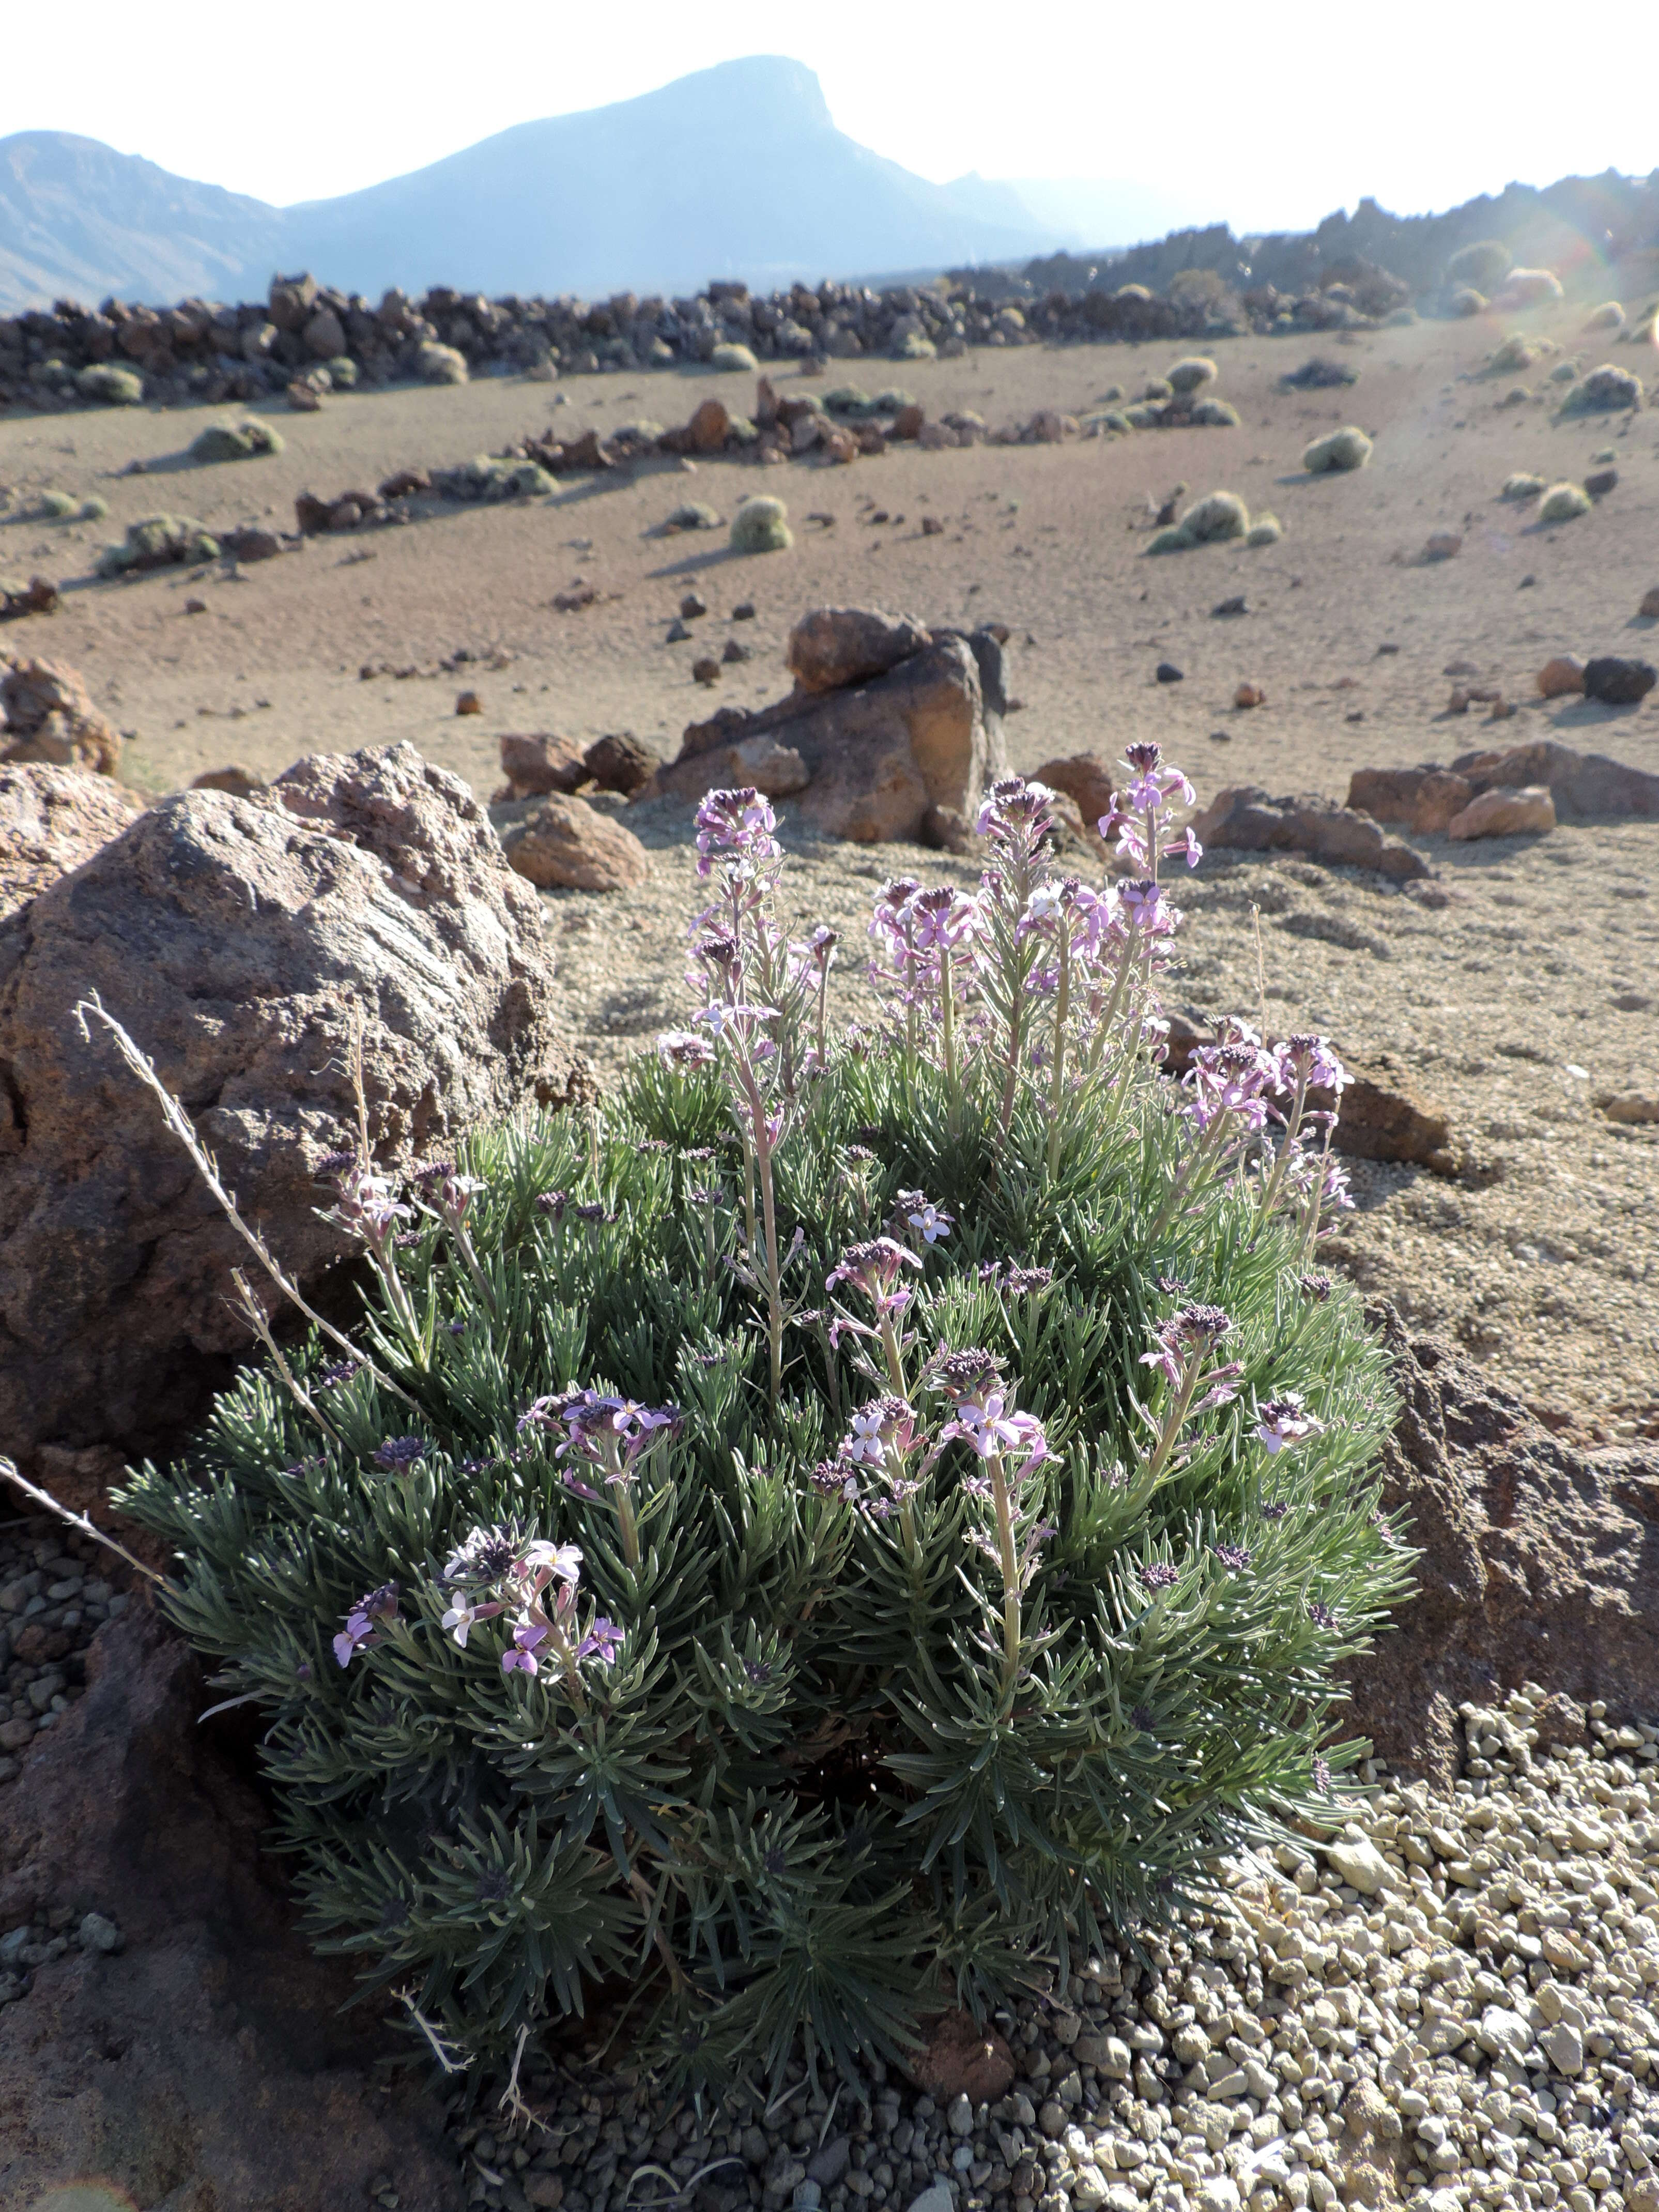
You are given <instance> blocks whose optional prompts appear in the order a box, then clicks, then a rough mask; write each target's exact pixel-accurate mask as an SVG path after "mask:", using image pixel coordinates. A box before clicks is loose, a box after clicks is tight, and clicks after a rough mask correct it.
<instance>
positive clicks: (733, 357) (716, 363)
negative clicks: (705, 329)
mask: <svg viewBox="0 0 1659 2212" xmlns="http://www.w3.org/2000/svg"><path fill="white" fill-rule="evenodd" d="M708 366H709V367H710V368H715V369H720V370H722V371H726V370H730V371H737V370H744V371H745V372H750V373H752V372H753V371H754V370H756V369H757V368H759V367H760V363H759V362H757V360H756V358H755V356H754V355H753V354H752V353H750V350H749V349H748V347H747V346H746V345H732V344H730V343H726V344H722V345H717V346H716V347H715V348H714V352H713V353H711V354H710V355H709V356H708Z"/></svg>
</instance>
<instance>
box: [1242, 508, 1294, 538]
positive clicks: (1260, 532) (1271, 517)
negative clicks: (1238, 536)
mask: <svg viewBox="0 0 1659 2212" xmlns="http://www.w3.org/2000/svg"><path fill="white" fill-rule="evenodd" d="M1284 535H1285V526H1284V524H1283V523H1282V522H1281V521H1280V520H1279V517H1278V516H1277V515H1276V514H1258V515H1257V517H1256V518H1255V521H1254V522H1253V523H1252V524H1251V525H1250V526H1249V529H1248V530H1247V531H1246V532H1245V533H1244V543H1245V544H1247V545H1277V544H1278V543H1279V539H1280V538H1282V537H1283V536H1284Z"/></svg>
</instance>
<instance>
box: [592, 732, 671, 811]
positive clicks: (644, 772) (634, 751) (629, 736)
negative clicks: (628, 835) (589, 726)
mask: <svg viewBox="0 0 1659 2212" xmlns="http://www.w3.org/2000/svg"><path fill="white" fill-rule="evenodd" d="M582 765H583V766H584V767H585V768H586V770H587V773H588V774H589V775H591V776H592V779H593V781H594V782H595V783H597V784H598V786H599V789H600V790H601V791H619V792H621V793H622V794H623V797H624V798H628V799H631V798H632V797H633V795H634V793H635V792H636V791H642V790H643V789H644V788H645V786H646V785H647V783H649V782H650V781H651V779H652V777H653V775H655V774H656V772H657V756H656V755H655V753H653V751H652V750H651V748H650V746H649V745H647V744H641V742H640V740H639V739H638V738H636V737H635V735H634V732H632V731H631V730H618V731H617V732H615V733H614V734H613V735H611V736H608V737H603V738H594V740H593V742H592V744H591V745H589V747H588V748H587V750H586V752H585V753H584V754H583V755H582Z"/></svg>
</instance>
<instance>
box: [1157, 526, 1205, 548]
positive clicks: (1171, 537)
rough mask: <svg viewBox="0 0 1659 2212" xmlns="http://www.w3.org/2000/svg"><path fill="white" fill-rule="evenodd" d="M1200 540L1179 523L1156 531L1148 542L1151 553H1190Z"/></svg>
mask: <svg viewBox="0 0 1659 2212" xmlns="http://www.w3.org/2000/svg"><path fill="white" fill-rule="evenodd" d="M1197 543H1198V540H1197V539H1196V538H1194V537H1192V536H1191V535H1190V534H1189V533H1188V532H1187V531H1185V530H1183V529H1182V527H1181V526H1180V524H1179V523H1174V522H1172V523H1170V524H1168V525H1167V526H1165V527H1164V529H1162V530H1158V531H1154V532H1153V533H1152V537H1151V538H1148V539H1147V541H1146V550H1147V551H1148V552H1149V553H1190V552H1191V551H1192V550H1193V547H1194V545H1196V544H1197Z"/></svg>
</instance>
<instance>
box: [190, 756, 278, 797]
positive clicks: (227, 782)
mask: <svg viewBox="0 0 1659 2212" xmlns="http://www.w3.org/2000/svg"><path fill="white" fill-rule="evenodd" d="M190 787H191V790H192V791H228V792H229V793H231V795H232V796H233V797H234V798H236V799H252V797H253V795H254V793H256V792H259V791H269V790H270V785H269V784H268V783H267V782H266V781H265V780H264V776H262V775H255V774H254V772H253V770H252V769H251V768H244V767H243V766H242V764H241V763H240V761H233V762H231V763H229V764H228V766H227V767H224V768H204V769H203V770H202V773H201V774H200V775H197V776H192V777H191V782H190Z"/></svg>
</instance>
